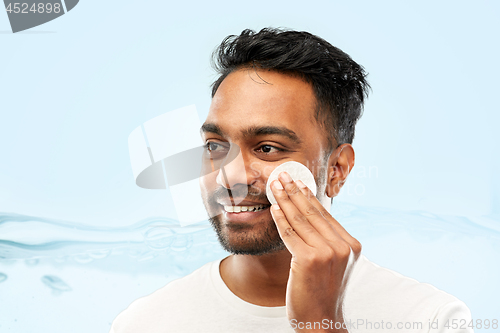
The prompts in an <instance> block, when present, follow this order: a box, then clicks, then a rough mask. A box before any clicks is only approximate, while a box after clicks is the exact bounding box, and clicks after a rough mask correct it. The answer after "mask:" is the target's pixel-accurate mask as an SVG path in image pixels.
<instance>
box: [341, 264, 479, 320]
mask: <svg viewBox="0 0 500 333" xmlns="http://www.w3.org/2000/svg"><path fill="white" fill-rule="evenodd" d="M345 303H346V308H347V310H348V311H349V312H350V314H351V316H354V317H357V316H362V315H365V316H366V315H373V317H374V318H375V317H377V318H379V320H382V319H384V318H389V319H393V320H406V319H421V320H425V323H427V322H428V320H434V319H436V318H446V317H447V318H450V317H453V319H455V318H456V319H466V318H470V311H469V309H468V308H467V306H466V305H465V304H464V303H463V302H462V301H460V300H459V299H458V298H456V297H455V296H453V295H451V294H449V293H447V292H444V291H442V290H439V289H438V288H436V287H434V286H433V285H431V284H428V283H422V282H419V281H417V280H415V279H412V278H409V277H406V276H404V275H402V274H400V273H397V272H395V271H393V270H390V269H387V268H384V267H380V266H379V265H377V264H375V263H373V262H371V261H370V260H368V259H367V258H366V257H365V256H363V255H361V256H360V257H359V259H358V262H357V263H356V266H355V268H354V270H353V272H352V278H351V280H350V281H349V285H348V289H347V292H346V299H345Z"/></svg>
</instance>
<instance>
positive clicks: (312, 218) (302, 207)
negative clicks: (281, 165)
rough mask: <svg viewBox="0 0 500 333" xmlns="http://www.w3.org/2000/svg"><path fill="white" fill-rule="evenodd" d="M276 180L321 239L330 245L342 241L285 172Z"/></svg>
mask: <svg viewBox="0 0 500 333" xmlns="http://www.w3.org/2000/svg"><path fill="white" fill-rule="evenodd" d="M278 179H279V180H280V181H281V183H282V184H283V186H284V189H285V191H286V193H287V194H288V197H289V198H290V201H291V202H292V203H293V205H294V206H295V207H296V208H297V209H298V211H299V212H300V213H302V214H303V215H304V216H305V217H306V218H307V220H308V221H309V222H310V224H311V225H312V226H313V228H315V229H316V230H317V231H318V233H320V234H321V236H322V237H323V238H326V239H327V240H328V241H329V242H330V243H338V242H342V241H343V239H342V236H340V234H339V233H337V231H336V230H335V229H334V228H333V226H332V225H331V224H330V223H329V222H328V220H327V218H326V215H324V214H323V213H322V212H321V211H320V210H319V209H317V208H316V207H315V206H314V205H313V204H312V203H311V199H312V198H309V199H308V197H310V195H305V194H304V193H303V192H302V190H301V189H300V188H299V187H298V186H297V183H296V182H294V181H293V180H292V178H291V177H290V175H289V174H288V173H287V172H285V171H284V172H281V173H280V174H279V176H278ZM301 183H302V182H301ZM311 194H312V192H311ZM314 199H315V198H314ZM316 200H317V199H316ZM282 209H284V208H282ZM285 214H286V210H285Z"/></svg>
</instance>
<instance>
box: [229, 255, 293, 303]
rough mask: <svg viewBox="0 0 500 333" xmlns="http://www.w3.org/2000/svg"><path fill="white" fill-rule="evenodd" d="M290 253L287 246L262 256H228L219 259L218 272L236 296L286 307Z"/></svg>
mask: <svg viewBox="0 0 500 333" xmlns="http://www.w3.org/2000/svg"><path fill="white" fill-rule="evenodd" d="M291 259H292V255H291V254H290V252H288V251H287V250H286V249H285V250H282V251H280V252H276V253H273V254H266V255H262V256H251V255H231V256H229V257H227V258H225V259H224V260H222V262H221V265H220V274H221V277H222V280H223V281H224V283H225V284H226V285H227V287H228V288H229V289H230V290H231V291H232V292H233V294H235V295H236V296H238V297H239V298H241V299H243V300H244V301H246V302H249V303H252V304H255V305H260V306H285V296H286V285H287V282H288V274H289V273H290V261H291Z"/></svg>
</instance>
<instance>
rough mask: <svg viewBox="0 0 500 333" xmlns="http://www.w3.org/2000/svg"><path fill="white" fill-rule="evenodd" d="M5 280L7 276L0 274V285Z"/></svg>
mask: <svg viewBox="0 0 500 333" xmlns="http://www.w3.org/2000/svg"><path fill="white" fill-rule="evenodd" d="M5 280H7V274H4V273H0V283H1V282H4V281H5Z"/></svg>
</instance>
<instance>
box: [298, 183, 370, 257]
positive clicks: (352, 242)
mask: <svg viewBox="0 0 500 333" xmlns="http://www.w3.org/2000/svg"><path fill="white" fill-rule="evenodd" d="M296 184H297V186H298V187H299V188H300V189H301V191H302V193H303V194H304V196H305V197H306V198H308V199H309V202H310V204H311V205H313V206H314V207H315V208H316V209H317V210H318V211H319V212H320V213H321V215H323V216H324V217H325V219H326V220H327V221H328V222H329V223H328V224H329V225H330V226H331V228H333V229H334V230H335V231H336V232H337V233H338V234H339V235H340V236H341V237H342V238H343V239H344V240H345V241H346V242H347V243H348V244H349V246H350V247H351V248H352V250H353V252H354V254H355V255H356V257H357V256H358V255H359V253H360V252H361V248H362V247H361V243H360V242H359V241H358V240H357V239H356V238H354V237H352V236H351V234H349V233H348V232H347V230H345V229H344V227H343V226H342V225H341V224H340V223H339V222H338V221H337V220H336V219H335V218H334V217H333V216H332V215H331V214H330V212H329V211H328V210H327V209H325V207H324V206H323V205H322V204H321V202H319V200H318V199H317V198H316V196H315V195H314V193H313V192H312V191H311V190H310V189H309V188H308V187H307V186H306V185H305V184H304V183H303V182H302V181H300V180H297V181H296ZM315 228H318V231H319V232H321V233H322V232H328V228H326V227H325V226H324V224H322V225H321V226H317V225H315Z"/></svg>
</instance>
